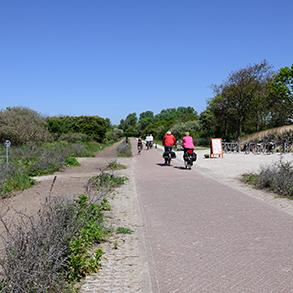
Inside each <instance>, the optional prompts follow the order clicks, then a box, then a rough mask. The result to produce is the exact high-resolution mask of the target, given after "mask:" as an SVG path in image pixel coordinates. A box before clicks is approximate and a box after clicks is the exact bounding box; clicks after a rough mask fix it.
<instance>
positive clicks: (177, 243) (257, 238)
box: [134, 150, 293, 293]
mask: <svg viewBox="0 0 293 293" xmlns="http://www.w3.org/2000/svg"><path fill="white" fill-rule="evenodd" d="M162 163H163V159H162V158H161V155H160V154H159V153H158V152H156V151H153V150H149V151H144V152H143V153H142V155H141V156H140V157H137V159H136V162H135V166H134V168H135V178H136V186H137V193H138V196H139V203H140V208H141V211H142V216H143V224H144V233H145V239H146V246H147V254H148V261H149V266H150V275H151V282H152V292H154V293H156V292H164V293H170V292H186V293H189V292H293V278H292V273H293V262H292V255H293V245H292V243H293V233H292V226H293V218H292V216H290V215H288V214H286V213H284V212H282V211H280V210H278V209H276V208H273V207H271V206H269V205H268V204H266V203H263V202H262V201H259V200H257V199H254V198H252V197H250V196H248V195H247V194H244V193H242V192H240V191H238V190H236V189H234V188H233V187H230V186H228V185H224V184H221V183H220V182H218V181H216V180H214V179H212V178H210V177H208V176H206V175H203V174H202V173H200V172H198V171H196V166H195V167H194V169H193V170H191V171H190V170H185V169H183V168H182V167H183V164H180V163H178V162H177V161H173V163H172V166H165V165H163V164H162Z"/></svg>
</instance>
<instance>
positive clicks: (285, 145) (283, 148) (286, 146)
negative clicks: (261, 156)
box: [281, 139, 290, 154]
mask: <svg viewBox="0 0 293 293" xmlns="http://www.w3.org/2000/svg"><path fill="white" fill-rule="evenodd" d="M289 152H290V148H289V144H288V141H287V139H285V140H284V141H283V144H282V145H281V153H282V154H286V153H289Z"/></svg>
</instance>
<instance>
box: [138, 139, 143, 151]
mask: <svg viewBox="0 0 293 293" xmlns="http://www.w3.org/2000/svg"><path fill="white" fill-rule="evenodd" d="M142 145H143V143H142V139H141V137H139V138H138V140H137V150H138V153H140V152H141V150H142Z"/></svg>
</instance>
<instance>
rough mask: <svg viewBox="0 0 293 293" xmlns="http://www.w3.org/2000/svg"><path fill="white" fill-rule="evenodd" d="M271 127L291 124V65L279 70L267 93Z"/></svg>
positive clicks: (292, 89)
mask: <svg viewBox="0 0 293 293" xmlns="http://www.w3.org/2000/svg"><path fill="white" fill-rule="evenodd" d="M267 103H268V107H269V108H270V110H271V111H270V113H269V115H270V116H271V120H272V127H278V126H283V125H285V124H291V123H292V118H293V65H292V66H291V68H289V67H284V68H281V69H280V70H279V72H278V73H277V74H276V75H275V77H274V80H273V82H272V83H271V87H270V90H269V92H268V95H267Z"/></svg>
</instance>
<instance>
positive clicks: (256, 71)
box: [212, 60, 273, 138]
mask: <svg viewBox="0 0 293 293" xmlns="http://www.w3.org/2000/svg"><path fill="white" fill-rule="evenodd" d="M272 76H273V72H272V71H271V66H270V65H269V64H268V62H267V61H266V60H264V61H263V62H261V63H260V64H254V65H249V66H247V67H246V68H243V69H240V70H237V71H232V72H231V73H230V74H229V76H228V78H227V79H226V81H224V83H223V84H220V85H212V88H213V90H214V93H215V94H216V96H218V95H220V96H221V97H222V101H221V102H222V103H225V104H226V105H227V107H228V109H229V111H230V112H234V114H236V116H237V138H238V137H239V136H240V134H241V129H242V127H243V125H244V122H245V119H246V117H247V115H248V114H249V113H251V111H254V110H255V109H256V108H257V106H258V104H259V103H260V102H261V98H262V97H263V96H264V95H265V94H266V89H267V84H268V83H269V82H271V80H272Z"/></svg>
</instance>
